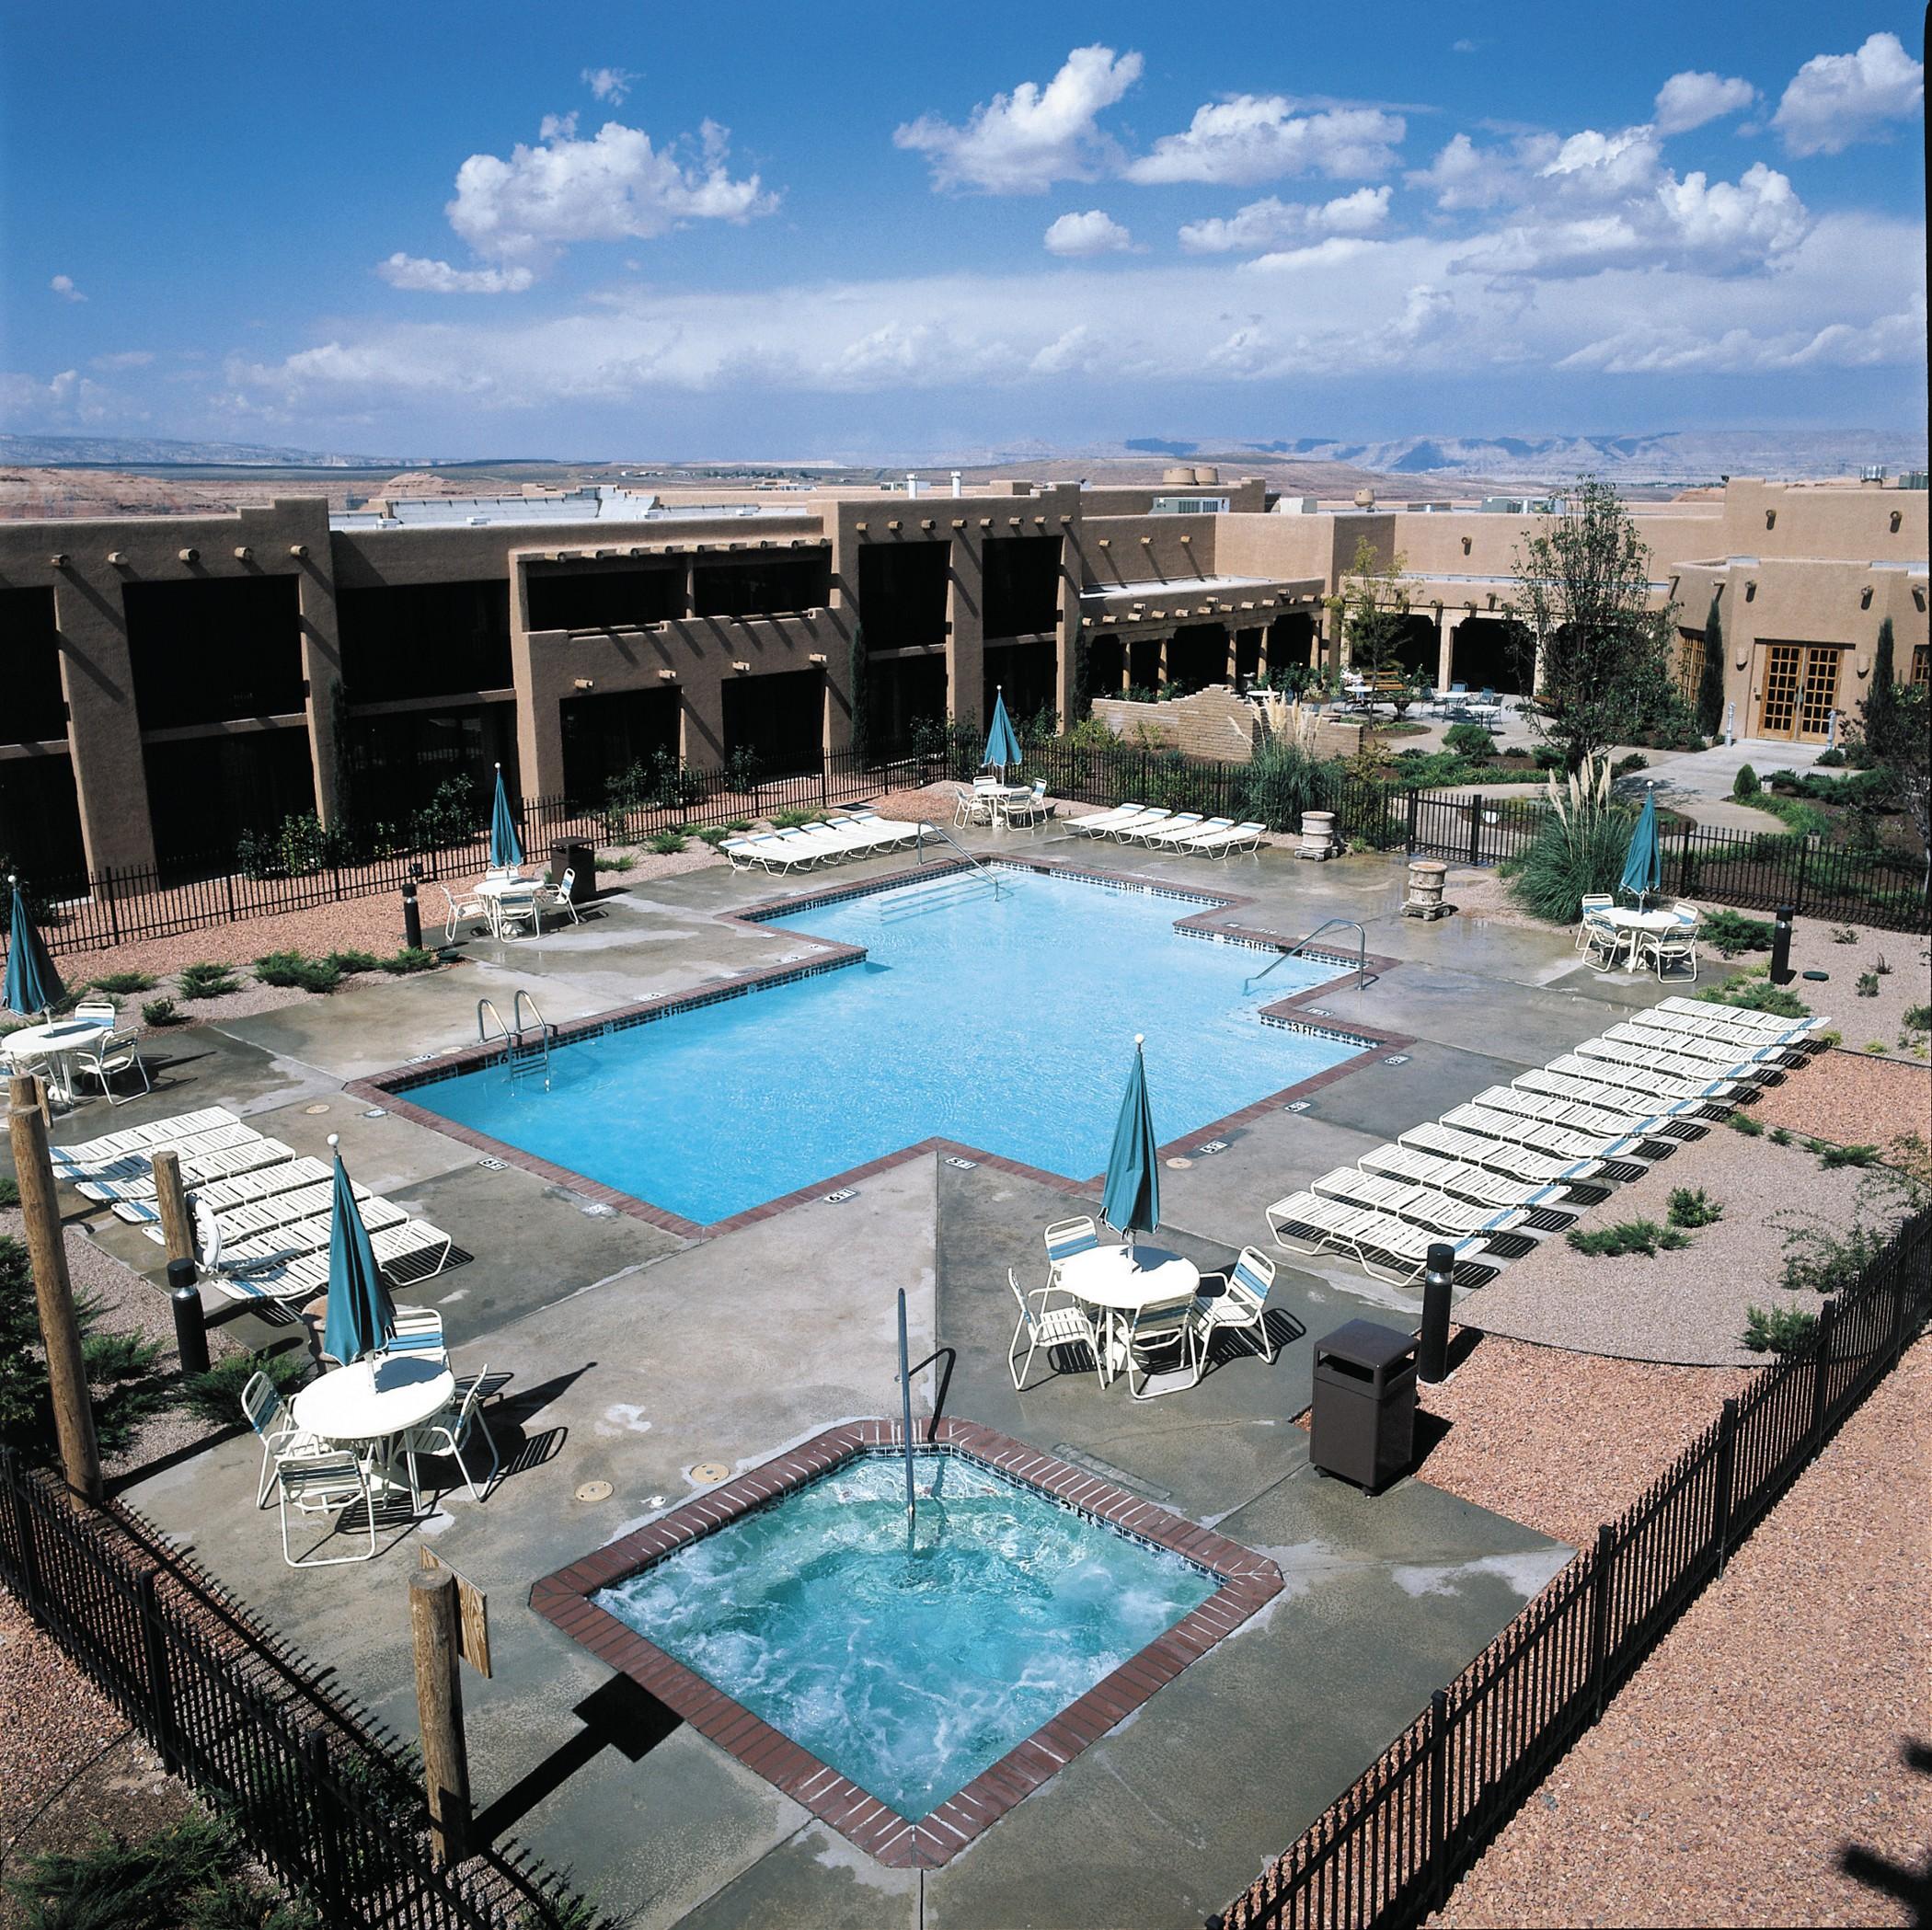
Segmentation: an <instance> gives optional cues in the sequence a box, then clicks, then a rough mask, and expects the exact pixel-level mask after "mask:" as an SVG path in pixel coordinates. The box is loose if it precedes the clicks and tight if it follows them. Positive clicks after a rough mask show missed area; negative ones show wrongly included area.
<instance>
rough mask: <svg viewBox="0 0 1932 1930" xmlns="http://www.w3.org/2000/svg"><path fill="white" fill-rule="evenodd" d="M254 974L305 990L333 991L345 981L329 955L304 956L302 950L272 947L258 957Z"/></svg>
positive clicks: (265, 981)
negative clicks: (324, 957)
mask: <svg viewBox="0 0 1932 1930" xmlns="http://www.w3.org/2000/svg"><path fill="white" fill-rule="evenodd" d="M255 976H256V977H257V978H258V979H259V980H260V981H261V982H262V983H263V984H264V985H278V986H293V987H295V988H297V989H298V990H300V991H303V992H316V993H327V992H333V991H334V990H335V989H336V987H337V986H338V985H339V984H340V983H341V982H342V973H341V971H340V969H339V967H338V966H336V965H334V964H333V963H331V962H330V961H329V960H328V959H308V958H305V957H304V956H303V955H302V954H301V953H300V952H299V951H271V952H270V953H269V954H268V955H267V956H266V957H265V958H259V959H256V961H255Z"/></svg>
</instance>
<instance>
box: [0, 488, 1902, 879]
mask: <svg viewBox="0 0 1932 1930" xmlns="http://www.w3.org/2000/svg"><path fill="white" fill-rule="evenodd" d="M957 487H958V486H957V484H955V488H957ZM1636 513H1637V519H1638V523H1639V527H1640V529H1641V531H1642V534H1643V536H1644V539H1645V541H1646V542H1647V543H1648V544H1649V545H1650V548H1651V551H1652V553H1653V557H1654V562H1655V581H1654V582H1653V585H1652V594H1653V596H1654V597H1656V598H1657V599H1658V601H1659V602H1660V603H1662V602H1664V601H1674V602H1675V603H1677V604H1678V606H1679V616H1680V619H1681V624H1682V626H1683V627H1682V628H1681V630H1680V638H1681V646H1682V648H1681V655H1680V671H1681V674H1682V675H1683V676H1684V678H1685V683H1686V686H1687V687H1688V688H1691V689H1695V687H1696V677H1697V673H1698V671H1699V670H1700V669H1701V662H1702V655H1701V653H1702V649H1703V626H1704V622H1705V615H1706V612H1707V611H1708V608H1709V605H1710V602H1711V599H1712V598H1713V597H1714V596H1715V597H1716V598H1718V600H1719V607H1720V609H1721V610H1722V612H1723V624H1724V641H1725V650H1726V660H1727V661H1726V665H1725V679H1726V693H1727V697H1728V698H1729V699H1730V701H1731V703H1732V704H1733V705H1734V706H1735V728H1736V730H1737V733H1738V734H1739V735H1741V736H1756V735H1769V736H1773V737H1781V738H1788V739H1791V740H1794V741H1818V740H1820V739H1822V738H1823V736H1824V734H1825V732H1826V730H1827V729H1829V728H1830V714H1831V712H1832V711H1833V710H1834V709H1836V710H1838V711H1840V712H1844V711H1846V710H1849V709H1850V708H1852V707H1854V706H1855V705H1856V704H1857V701H1858V700H1859V698H1860V697H1861V696H1862V694H1863V690H1864V687H1865V679H1866V678H1867V677H1868V676H1869V672H1870V668H1871V655H1872V648H1873V644H1874V641H1875V639H1876V638H1877V634H1878V628H1879V625H1880V621H1881V620H1882V619H1883V618H1884V617H1885V616H1887V615H1889V616H1891V617H1892V621H1893V625H1894V627H1895V630H1896V634H1897V640H1898V652H1899V654H1898V660H1897V661H1898V669H1899V674H1900V675H1901V676H1904V675H1908V674H1911V675H1917V676H1920V677H1924V676H1925V675H1926V495H1925V493H1924V491H1923V490H1922V489H1919V490H1914V489H1900V488H1877V487H1872V488H1856V487H1840V486H1834V485H1828V484H1820V485H1815V486H1814V485H1800V484H1793V485H1784V484H1775V483H1764V482H1752V481H1732V482H1731V483H1730V484H1729V486H1728V487H1727V488H1726V489H1725V490H1724V492H1723V497H1722V500H1709V501H1698V502H1685V503H1681V504H1671V505H1664V506H1660V507H1655V508H1651V507H1644V508H1641V509H1639V510H1638V511H1637V512H1636ZM1534 525H1535V514H1534V513H1532V512H1530V511H1526V510H1525V508H1524V505H1523V504H1521V503H1515V504H1512V505H1510V506H1508V507H1506V508H1501V509H1499V510H1495V511H1479V510H1474V509H1470V510H1448V511H1444V510H1443V509H1441V508H1440V507H1437V506H1434V505H1431V506H1427V507H1424V508H1418V509H1416V510H1414V511H1409V510H1396V509H1387V510H1384V509H1377V508H1375V507H1374V506H1373V504H1370V505H1365V506H1363V507H1362V508H1359V509H1353V510H1346V509H1344V510H1335V511H1320V510H1314V509H1311V508H1309V507H1307V506H1306V505H1305V504H1304V503H1303V502H1301V501H1299V500H1293V501H1282V502H1278V503H1271V502H1270V501H1269V500H1268V499H1267V496H1266V493H1265V490H1264V487H1263V485H1262V484H1261V482H1259V480H1256V479H1252V478H1250V479H1246V480H1240V481H1235V482H1231V483H1227V484H1222V483H1220V482H1219V481H1218V480H1217V479H1216V478H1215V477H1214V476H1213V472H1212V471H1200V472H1195V471H1190V472H1189V473H1188V475H1187V476H1186V477H1169V479H1168V481H1167V483H1165V484H1164V485H1162V486H1161V487H1160V488H1082V487H1081V486H1080V485H1078V484H1075V483H1029V482H1023V481H1020V482H1010V483H998V484H994V485H981V486H975V487H974V488H972V490H971V492H970V493H969V492H966V491H960V493H948V492H947V490H946V489H945V488H944V487H943V486H942V487H941V488H939V489H937V490H932V489H929V488H926V487H923V486H920V487H916V488H915V487H913V486H904V487H895V488H891V489H879V488H868V489H858V488H833V489H798V490H792V491H784V490H781V491H757V492H752V491H742V492H730V491H718V492H714V493H711V494H707V496H706V497H704V498H703V499H697V498H694V497H689V496H681V495H673V494H650V493H646V492H643V491H638V490H630V489H623V488H587V489H579V490H574V491H558V492H549V493H527V494H524V495H521V496H500V497H499V496H492V497H483V498H475V499H454V500H453V499H420V500H394V501H377V502H374V503H371V504H368V505H365V506H363V507H362V508H359V509H356V510H353V511H346V512H336V513H331V512H330V511H329V510H328V506H327V504H326V503H325V502H324V501H323V500H321V499H319V498H315V499H304V498H299V497H295V498H288V499H280V498H278V499H277V500H274V501H273V502H271V503H270V504H269V505H267V506H266V507H263V508H245V509H243V510H241V511H238V512H236V514H233V515H223V516H180V517H176V516H143V517H127V518H114V519H105V520H99V521H45V522H39V523H0V855H7V856H11V857H12V858H13V860H14V861H15V862H16V863H17V864H20V865H22V866H25V867H29V868H30V869H31V870H32V871H34V872H35V873H36V874H38V875H39V876H40V877H42V878H44V879H54V878H63V879H64V878H67V877H71V876H72V875H74V874H77V873H79V872H80V871H82V870H83V869H84V868H85V869H86V870H87V871H90V872H96V873H98V872H99V871H100V870H102V869H104V868H107V867H115V868H117V869H118V868H121V867H142V868H144V867H152V866H156V865H158V866H160V867H163V868H164V869H167V870H168V871H170V872H176V873H185V872H188V871H190V870H192V869H196V868H200V869H204V870H207V869H217V868H220V864H219V860H220V859H221V857H222V856H223V855H224V854H225V853H227V852H229V851H231V850H232V848H233V845H234V843H235V839H236V834H237V833H238V832H239V831H240V830H242V829H243V828H244V827H245V826H253V827H259V828H269V827H272V826H275V825H278V824H279V823H280V822H281V821H282V820H283V819H284V818H285V817H288V816H291V815H294V814H298V813H303V812H308V811H314V812H316V814H318V815H319V816H320V817H321V819H322V820H323V821H325V822H328V821H334V820H336V819H337V818H338V817H339V816H340V815H341V813H342V812H343V810H344V809H345V804H346V805H347V806H348V808H350V809H351V810H352V811H353V814H354V816H355V817H356V818H357V819H358V820H359V821H385V822H397V821H401V820H403V819H405V818H407V816H408V813H409V812H410V811H411V810H416V809H419V808H420V807H421V806H423V805H424V804H426V803H427V802H428V801H429V800H430V798H431V796H432V795H433V794H434V792H435V790H436V788H437V787H438V786H439V785H440V784H441V783H443V781H445V780H446V779H448V778H451V777H454V776H458V775H468V776H471V777H473V778H487V776H488V775H489V770H490V767H491V765H492V764H499V763H500V764H501V765H502V767H503V772H504V776H505V780H506V782H507V783H508V784H509V785H510V786H511V787H512V790H513V791H515V792H520V793H521V794H522V795H523V796H525V797H546V798H548V797H569V798H573V799H579V800H587V801H595V800H597V799H600V798H602V797H603V796H604V787H605V785H606V783H607V781H608V780H609V779H610V778H611V777H613V776H614V775H617V774H619V773H621V772H623V771H625V770H626V769H627V768H628V767H629V766H630V765H631V764H634V763H637V762H640V761H641V762H644V763H647V764H648V763H649V762H650V760H651V759H652V758H653V757H654V756H656V755H657V754H658V753H659V752H665V753H668V754H670V755H673V756H675V757H676V758H678V759H680V760H682V761H683V762H684V763H685V764H692V765H696V766H701V767H710V766H715V765H718V764H723V763H725V762H727V761H728V760H730V758H732V757H733V756H734V755H737V754H739V753H742V752H751V753H753V754H755V755H756V757H757V759H758V760H759V764H760V767H761V770H762V771H763V772H764V773H765V775H781V774H783V773H786V772H788V771H795V770H798V769H800V768H816V767H817V764H818V760H819V758H820V756H821V754H822V753H825V752H834V753H835V752H842V751H844V750H845V749H847V748H848V747H849V743H850V737H851V688H852V684H851V679H852V668H853V663H854V661H855V653H856V652H859V653H862V654H863V659H864V666H865V675H866V688H867V706H868V717H869V719H870V747H871V750H872V752H873V753H874V754H875V755H876V754H880V753H881V752H891V751H893V750H895V749H900V748H903V746H904V745H905V744H906V743H907V741H908V740H909V738H910V736H911V732H912V729H913V726H914V723H915V722H916V721H919V720H922V719H928V718H948V717H950V718H954V719H957V720H958V721H960V722H962V723H964V724H967V725H969V726H971V727H972V728H974V729H978V728H980V727H981V726H982V724H983V718H984V717H985V714H986V712H987V711H988V709H989V708H990V707H991V704H992V699H993V693H994V690H995V686H998V687H1000V688H1002V689H1003V690H1004V692H1005V695H1006V703H1007V706H1008V707H1009V709H1010V710H1012V711H1013V712H1014V714H1015V715H1016V716H1030V715H1032V714H1033V713H1035V712H1037V711H1040V710H1042V709H1046V710H1052V711H1054V712H1056V713H1058V714H1059V715H1060V716H1061V717H1063V718H1064V717H1065V716H1066V715H1067V714H1068V713H1069V711H1070V710H1071V708H1072V707H1073V694H1074V691H1075V685H1076V681H1077V679H1078V676H1079V672H1080V669H1081V666H1082V660H1083V659H1084V668H1085V672H1086V683H1087V687H1088V689H1089V691H1090V692H1091V693H1093V694H1095V695H1101V694H1105V693H1108V692H1112V691H1119V690H1122V689H1126V688H1129V687H1133V686H1153V685H1155V684H1160V683H1163V682H1167V683H1171V684H1177V685H1179V686H1180V687H1181V688H1183V689H1188V690H1194V689H1201V688H1203V687H1205V686H1207V685H1210V684H1219V683H1228V682H1238V681H1239V680H1241V679H1243V678H1247V677H1251V676H1254V675H1256V674H1258V673H1259V672H1263V671H1271V670H1274V669H1278V668H1280V667H1282V665H1284V664H1287V663H1309V662H1315V661H1332V655H1333V649H1334V646H1333V642H1332V636H1331V633H1332V629H1333V622H1334V620H1333V617H1332V615H1331V614H1330V611H1329V609H1328V604H1327V602H1326V600H1327V599H1328V598H1331V597H1332V596H1334V595H1335V594H1336V592H1338V591H1339V590H1340V588H1341V587H1342V585H1343V582H1344V580H1345V578H1346V575H1347V572H1348V570H1349V568H1350V566H1351V562H1352V560H1353V558H1354V556H1355V554H1356V548H1357V545H1358V543H1359V541H1360V540H1361V539H1362V538H1363V537H1366V538H1367V539H1368V540H1369V542H1370V543H1371V545H1372V546H1374V548H1375V550H1376V551H1377V552H1378V554H1381V555H1383V556H1384V557H1394V556H1400V557H1402V559H1403V563H1404V568H1405V576H1406V582H1405V588H1406V590H1407V592H1408V593H1409V601H1410V607H1411V612H1412V615H1411V617H1410V622H1409V639H1408V641H1407V643H1406V644H1405V648H1404V655H1405V661H1408V660H1410V659H1412V660H1413V661H1412V665H1411V667H1412V668H1413V669H1414V670H1415V671H1416V672H1418V673H1419V674H1420V676H1422V677H1424V678H1427V679H1429V680H1431V681H1433V682H1435V683H1438V684H1443V685H1444V686H1446V685H1448V684H1454V683H1464V684H1467V685H1468V686H1469V687H1470V688H1472V689H1477V688H1480V687H1482V686H1484V685H1489V686H1490V687H1492V688H1495V689H1498V690H1502V691H1508V690H1512V689H1514V688H1517V687H1518V686H1519V684H1520V682H1521V677H1520V672H1519V671H1518V668H1517V665H1516V662H1515V661H1514V653H1513V652H1512V651H1511V650H1510V649H1507V648H1506V646H1505V641H1504V629H1503V622H1502V619H1503V617H1504V616H1505V615H1507V605H1508V599H1509V592H1510V587H1511V557H1512V552H1513V551H1514V549H1515V547H1516V546H1517V545H1519V544H1520V543H1521V542H1522V541H1523V540H1524V537H1525V536H1526V535H1527V534H1530V533H1531V532H1532V531H1533V528H1534ZM1325 652H1326V653H1328V656H1327V658H1325V656H1324V653H1325Z"/></svg>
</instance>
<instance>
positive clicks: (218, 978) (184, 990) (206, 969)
mask: <svg viewBox="0 0 1932 1930" xmlns="http://www.w3.org/2000/svg"><path fill="white" fill-rule="evenodd" d="M175 988H176V990H177V991H178V992H179V993H180V994H181V996H182V997H183V998H220V997H221V996H222V995H223V994H224V993H228V992H236V991H238V990H239V989H240V985H239V982H237V980H236V976H235V970H234V968H233V967H232V966H228V965H214V964H202V965H184V966H183V967H182V968H181V970H180V971H178V972H177V973H176V974H175Z"/></svg>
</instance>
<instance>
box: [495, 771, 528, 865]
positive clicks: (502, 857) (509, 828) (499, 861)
mask: <svg viewBox="0 0 1932 1930" xmlns="http://www.w3.org/2000/svg"><path fill="white" fill-rule="evenodd" d="M489 862H490V863H491V864H492V865H494V866H495V867H496V868H497V869H498V870H499V871H514V870H515V869H516V867H518V866H519V865H521V864H522V863H523V845H522V844H519V843H518V842H517V835H516V820H515V819H514V818H512V816H511V815H510V799H509V798H507V797H506V796H505V795H504V793H503V766H502V765H501V764H499V765H498V766H497V801H496V803H495V805H494V806H493V807H492V808H491V810H490V813H489Z"/></svg>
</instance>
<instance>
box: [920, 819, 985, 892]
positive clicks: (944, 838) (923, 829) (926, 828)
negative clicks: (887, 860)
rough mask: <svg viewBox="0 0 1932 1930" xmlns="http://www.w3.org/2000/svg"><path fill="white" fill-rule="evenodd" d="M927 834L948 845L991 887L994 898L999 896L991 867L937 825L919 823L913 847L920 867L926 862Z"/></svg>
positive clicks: (924, 822)
mask: <svg viewBox="0 0 1932 1930" xmlns="http://www.w3.org/2000/svg"><path fill="white" fill-rule="evenodd" d="M927 832H930V833H932V834H933V836H934V837H936V838H937V839H938V841H939V842H940V843H941V844H949V845H950V846H951V847H952V848H953V850H955V851H956V852H958V853H959V855H960V856H961V857H962V858H964V859H965V860H966V862H967V863H968V864H969V865H970V866H972V868H973V869H974V870H975V871H977V872H978V873H979V875H980V876H981V877H982V878H983V879H985V880H986V882H987V883H988V884H989V885H991V886H992V887H993V895H994V896H995V898H997V897H998V896H999V879H998V878H997V877H995V874H994V871H993V867H991V866H990V865H988V864H987V863H986V861H985V859H984V858H983V857H980V856H976V855H975V854H974V853H972V852H971V851H969V850H967V848H966V847H965V845H963V844H960V841H959V839H958V838H956V837H954V836H953V834H952V833H950V832H949V831H947V830H946V829H944V828H943V827H942V826H940V825H937V824H928V823H926V821H924V820H922V821H920V825H919V836H918V839H917V841H916V844H915V846H914V848H915V849H916V850H917V852H918V854H919V862H920V863H921V864H922V865H923V864H925V862H926V833H927Z"/></svg>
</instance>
